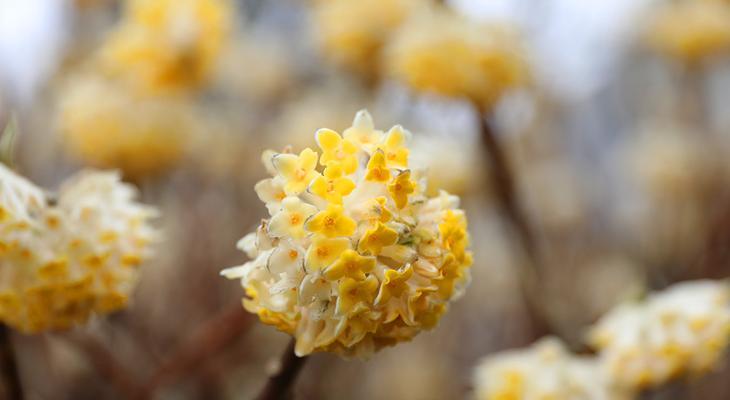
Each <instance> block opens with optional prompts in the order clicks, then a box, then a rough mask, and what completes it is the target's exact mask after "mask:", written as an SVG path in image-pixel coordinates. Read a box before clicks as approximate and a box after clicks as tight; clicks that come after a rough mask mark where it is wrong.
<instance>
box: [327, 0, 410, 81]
mask: <svg viewBox="0 0 730 400" xmlns="http://www.w3.org/2000/svg"><path fill="white" fill-rule="evenodd" d="M418 3H419V1H418V0H369V1H351V0H328V1H322V2H319V3H318V4H316V5H315V6H314V7H315V8H314V18H315V21H316V23H315V26H316V27H317V34H318V37H319V42H320V43H321V47H322V50H323V52H324V54H325V55H326V56H327V58H328V59H330V60H332V61H333V62H335V63H336V64H339V65H341V66H343V67H345V68H348V69H350V70H353V71H355V72H358V73H361V74H363V75H365V76H371V75H373V74H376V72H377V69H378V62H379V57H380V50H381V49H382V47H383V45H384V44H385V42H386V41H387V40H388V38H389V37H390V35H391V34H392V33H393V31H394V30H395V29H396V28H397V27H398V26H399V25H400V24H401V23H402V22H403V20H404V19H405V18H406V17H407V15H408V14H409V13H410V11H411V10H412V9H413V8H414V6H416V5H417V4H418Z"/></svg>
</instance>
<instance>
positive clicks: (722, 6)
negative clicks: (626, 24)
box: [647, 0, 730, 64]
mask: <svg viewBox="0 0 730 400" xmlns="http://www.w3.org/2000/svg"><path fill="white" fill-rule="evenodd" d="M728 21H730V3H728V2H727V1H724V0H682V1H676V2H669V3H667V4H665V5H663V6H662V7H661V8H660V9H659V10H657V12H656V13H655V14H654V15H653V16H652V19H651V21H650V22H649V24H648V31H647V40H648V43H649V45H651V46H652V47H654V48H655V49H656V50H658V51H660V52H662V53H664V54H666V55H668V56H670V57H673V58H675V59H677V60H679V61H683V62H687V63H690V64H692V63H697V62H699V61H702V60H703V59H705V58H706V57H711V56H716V55H719V54H726V53H727V52H728V51H730V23H728Z"/></svg>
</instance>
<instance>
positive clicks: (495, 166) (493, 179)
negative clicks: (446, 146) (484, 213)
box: [479, 114, 553, 338]
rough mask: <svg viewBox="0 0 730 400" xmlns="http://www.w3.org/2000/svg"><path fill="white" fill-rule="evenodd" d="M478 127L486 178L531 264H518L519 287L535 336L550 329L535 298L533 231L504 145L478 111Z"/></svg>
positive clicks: (536, 275)
mask: <svg viewBox="0 0 730 400" xmlns="http://www.w3.org/2000/svg"><path fill="white" fill-rule="evenodd" d="M479 128H480V132H481V137H482V144H483V145H484V149H485V150H486V152H487V155H488V157H489V162H490V164H491V171H490V172H491V174H490V175H488V179H489V180H490V182H488V183H489V184H491V186H492V187H494V190H495V191H496V196H497V201H498V202H499V206H500V207H501V208H502V210H503V212H504V213H505V215H506V216H507V219H508V220H509V222H510V224H511V225H512V226H513V228H514V229H515V231H516V233H517V236H518V238H519V242H520V244H521V246H522V249H523V250H524V252H525V254H526V255H527V257H528V258H529V260H528V261H529V263H530V266H531V268H522V270H521V274H520V275H521V276H520V288H521V290H522V293H523V297H524V300H525V307H526V308H527V313H528V317H529V320H530V324H531V325H532V326H531V328H532V332H533V334H534V335H535V337H536V338H539V337H542V336H544V335H547V334H549V333H551V332H552V331H553V329H551V328H550V323H549V321H548V320H547V319H546V318H545V315H544V312H543V306H542V305H541V303H540V302H539V299H537V298H536V295H537V294H539V289H538V287H537V286H538V282H537V281H538V279H539V277H540V273H541V271H540V270H541V268H540V266H541V257H540V254H539V249H538V247H537V243H536V241H535V234H534V231H533V229H532V226H531V225H530V223H529V221H528V218H527V216H526V214H525V211H524V210H523V208H522V205H521V204H520V202H519V199H518V195H517V189H516V184H515V178H514V174H513V173H512V170H511V169H510V165H509V161H508V159H507V155H506V153H505V151H504V148H503V147H502V144H501V143H500V142H499V139H498V138H497V135H496V133H495V131H494V129H493V128H492V126H491V125H490V124H489V121H488V120H487V118H486V117H485V116H484V115H482V114H480V115H479Z"/></svg>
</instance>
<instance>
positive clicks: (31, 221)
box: [0, 165, 157, 332]
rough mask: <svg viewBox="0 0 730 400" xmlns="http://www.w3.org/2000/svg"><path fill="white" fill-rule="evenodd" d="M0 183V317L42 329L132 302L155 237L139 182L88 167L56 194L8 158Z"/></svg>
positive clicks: (23, 326)
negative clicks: (137, 196) (12, 167)
mask: <svg viewBox="0 0 730 400" xmlns="http://www.w3.org/2000/svg"><path fill="white" fill-rule="evenodd" d="M0 185H1V186H0V188H1V189H0V229H1V230H2V232H3V236H2V239H1V240H0V254H1V258H0V262H1V263H2V264H1V265H2V267H1V268H0V274H1V275H0V276H1V277H2V279H0V320H2V321H3V322H4V323H6V324H8V325H10V326H13V327H14V328H16V329H18V330H20V331H23V332H39V331H43V330H48V329H64V328H68V327H70V326H72V325H73V324H78V323H83V322H86V320H88V319H89V317H90V315H91V314H93V313H101V314H106V313H110V312H113V311H117V310H120V309H122V308H124V307H125V306H126V304H127V302H128V300H129V296H130V293H131V291H132V289H133V287H134V284H135V282H136V280H137V275H138V274H137V268H138V267H139V265H140V264H141V263H142V262H143V261H144V260H145V259H147V258H148V257H149V256H150V245H151V244H152V242H153V241H154V240H155V239H156V237H157V233H156V231H155V230H153V229H152V228H151V227H150V226H149V219H150V218H151V217H152V216H154V214H155V211H154V209H152V208H150V207H147V206H143V205H140V204H138V203H136V202H134V200H133V197H134V196H135V190H134V189H133V188H131V187H130V186H128V185H126V184H123V183H121V182H120V181H119V176H118V175H117V174H114V173H108V172H106V173H105V172H92V171H88V172H82V173H79V174H78V175H76V176H73V177H71V178H70V179H69V180H68V181H66V182H65V183H64V184H63V185H62V186H61V188H60V190H59V192H58V194H57V195H56V196H54V197H50V196H49V195H46V194H45V192H44V191H43V190H41V189H40V188H39V187H37V186H35V185H34V184H33V183H31V182H29V181H27V180H26V179H25V178H23V177H21V176H18V175H17V174H15V173H14V172H12V171H11V170H9V169H7V168H6V167H5V166H2V165H0Z"/></svg>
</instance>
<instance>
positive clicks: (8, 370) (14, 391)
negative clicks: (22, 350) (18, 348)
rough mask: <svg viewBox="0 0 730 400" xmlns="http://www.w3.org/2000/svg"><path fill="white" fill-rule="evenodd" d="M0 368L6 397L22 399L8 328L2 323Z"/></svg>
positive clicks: (0, 328) (0, 332)
mask: <svg viewBox="0 0 730 400" xmlns="http://www.w3.org/2000/svg"><path fill="white" fill-rule="evenodd" d="M0 369H1V371H0V372H2V379H3V383H2V384H3V386H4V391H5V393H4V394H5V395H6V396H8V399H13V400H16V399H22V398H23V386H22V384H21V382H20V375H19V373H18V365H17V361H16V359H15V352H14V351H13V344H12V342H11V340H10V329H9V328H8V327H6V326H5V325H3V324H0ZM0 394H2V392H0Z"/></svg>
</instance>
